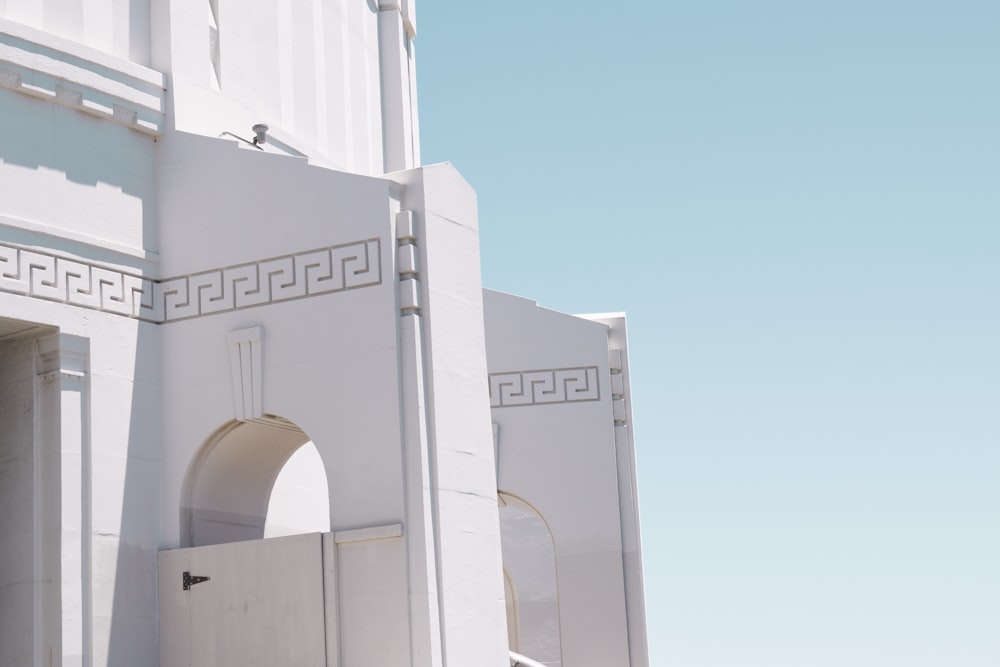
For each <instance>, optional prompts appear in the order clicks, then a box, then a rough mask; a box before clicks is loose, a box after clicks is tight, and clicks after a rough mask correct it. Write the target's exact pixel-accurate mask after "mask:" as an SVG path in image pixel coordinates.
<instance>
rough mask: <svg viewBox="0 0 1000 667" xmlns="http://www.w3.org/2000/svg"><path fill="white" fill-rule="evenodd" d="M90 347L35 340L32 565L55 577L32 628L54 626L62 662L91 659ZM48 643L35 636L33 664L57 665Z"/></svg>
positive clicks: (72, 665)
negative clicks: (34, 477)
mask: <svg viewBox="0 0 1000 667" xmlns="http://www.w3.org/2000/svg"><path fill="white" fill-rule="evenodd" d="M89 350H90V347H89V341H88V340H87V339H85V338H80V337H77V336H69V335H65V334H54V335H51V336H47V337H45V338H40V339H38V342H37V344H36V366H35V367H36V372H37V376H36V393H37V397H38V406H39V411H38V414H39V422H38V440H37V442H36V456H37V457H38V463H39V465H38V466H37V472H36V482H37V484H36V486H35V505H36V508H37V509H36V526H35V535H36V537H35V541H36V567H37V568H39V572H38V574H39V575H40V579H39V581H40V582H46V581H49V582H54V583H53V584H49V585H45V584H42V585H41V586H40V588H39V594H38V605H37V606H36V614H38V618H36V627H38V628H41V629H45V628H51V627H53V626H54V627H55V628H57V629H58V630H57V632H58V634H59V635H61V640H59V638H56V639H57V640H59V641H57V642H55V643H56V645H57V646H58V649H59V650H58V651H57V655H61V664H62V667H89V666H90V665H91V664H92V658H91V656H92V648H91V647H92V629H91V488H90V483H91V470H90V466H91V460H90V456H91V455H90V437H89V433H90V418H89V413H90V378H89V356H90V352H89ZM55 582H57V583H55ZM52 644H53V642H52V641H51V638H48V639H47V638H46V637H44V636H41V637H39V640H38V641H36V663H37V664H46V665H47V664H53V663H55V664H59V662H58V661H57V660H53V659H52V656H49V655H46V653H47V652H48V651H46V646H48V648H49V650H52Z"/></svg>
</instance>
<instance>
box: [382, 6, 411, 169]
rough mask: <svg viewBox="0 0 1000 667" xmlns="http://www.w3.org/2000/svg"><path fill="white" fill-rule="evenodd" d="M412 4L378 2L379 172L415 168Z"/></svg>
mask: <svg viewBox="0 0 1000 667" xmlns="http://www.w3.org/2000/svg"><path fill="white" fill-rule="evenodd" d="M412 2H413V0H379V3H378V50H379V81H380V84H381V94H382V162H383V164H382V170H383V171H384V172H385V173H390V172H394V171H402V170H404V169H410V168H412V167H414V166H416V159H415V158H416V155H415V153H416V151H415V147H416V123H415V122H414V103H415V95H413V94H412V92H413V84H414V82H413V80H412V72H413V69H412V67H413V66H412V54H411V51H412V47H411V44H412V40H413V37H414V36H415V31H414V29H413V21H412V16H413V12H412Z"/></svg>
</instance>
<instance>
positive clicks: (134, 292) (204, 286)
mask: <svg viewBox="0 0 1000 667" xmlns="http://www.w3.org/2000/svg"><path fill="white" fill-rule="evenodd" d="M381 262H382V259H381V240H380V239H378V238H374V239H366V240H364V241H356V242H354V243H346V244H342V245H335V246H328V247H325V248H318V249H316V250H308V251H305V252H300V253H296V254H293V255H283V256H281V257H272V258H269V259H264V260H260V261H257V262H248V263H246V264H237V265H235V266H229V267H225V268H221V269H212V270H211V271H201V272H198V273H192V274H189V275H186V276H179V277H176V278H168V279H165V280H154V279H151V278H144V277H142V276H140V275H136V274H132V273H128V272H125V271H121V270H119V269H112V268H108V267H105V266H100V265H98V264H94V263H91V262H85V261H80V260H75V259H67V258H65V257H60V256H57V255H55V254H51V253H48V252H44V251H40V250H36V249H29V248H23V247H21V246H17V245H13V244H10V243H0V292H10V293H13V294H21V295H25V296H31V297H35V298H38V299H45V300H47V301H55V302H58V303H65V304H68V305H73V306H80V307H82V308H89V309H91V310H99V311H101V312H106V313H112V314H115V315H121V316H123V317H130V318H133V319H138V320H142V321H144V322H152V323H154V324H163V323H166V322H177V321H180V320H187V319H191V318H195V317H201V316H204V315H213V314H216V313H224V312H228V311H233V310H243V309H245V308H254V307H257V306H265V305H268V304H272V303H278V302H281V301H292V300H295V299H304V298H307V297H312V296H319V295H321V294H331V293H334V292H343V291H346V290H350V289H358V288H361V287H370V286H373V285H380V284H381V283H382V264H381Z"/></svg>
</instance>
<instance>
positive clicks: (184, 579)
mask: <svg viewBox="0 0 1000 667" xmlns="http://www.w3.org/2000/svg"><path fill="white" fill-rule="evenodd" d="M211 578H212V577H192V576H191V573H190V572H188V571H186V570H185V571H184V574H183V575H182V576H181V583H183V584H184V590H186V591H189V590H191V587H192V586H194V585H195V584H200V583H203V582H206V581H208V580H209V579H211Z"/></svg>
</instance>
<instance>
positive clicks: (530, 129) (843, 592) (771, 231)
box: [416, 0, 1000, 667]
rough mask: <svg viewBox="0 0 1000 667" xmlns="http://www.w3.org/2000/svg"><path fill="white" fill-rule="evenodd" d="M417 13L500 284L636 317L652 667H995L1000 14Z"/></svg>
mask: <svg viewBox="0 0 1000 667" xmlns="http://www.w3.org/2000/svg"><path fill="white" fill-rule="evenodd" d="M418 9H419V25H418V37H417V42H416V45H417V62H418V79H419V94H420V110H421V118H420V120H421V132H422V146H423V158H424V162H425V163H432V162H440V161H445V160H450V161H452V162H454V163H455V164H456V165H457V166H458V168H459V169H460V170H461V171H462V173H463V174H464V175H465V176H466V178H467V179H468V180H469V181H470V182H471V183H472V185H473V186H474V187H475V188H476V190H477V192H478V193H479V215H480V226H481V230H482V247H483V272H484V281H485V284H486V285H487V286H488V287H492V288H495V289H500V290H503V291H507V292H513V293H516V294H520V295H523V296H529V297H532V298H535V299H537V300H538V301H539V302H540V303H541V304H542V305H544V306H548V307H551V308H555V309H559V310H564V311H569V312H601V311H617V310H625V311H627V312H628V315H629V335H630V351H631V358H632V364H633V386H632V391H633V405H634V409H635V429H636V437H637V448H638V454H637V456H638V461H639V485H640V486H639V493H640V503H641V512H642V522H643V525H642V530H643V549H644V554H643V555H644V560H645V577H646V604H647V613H648V626H649V644H650V653H651V661H652V664H653V665H654V666H656V667H827V666H830V667H834V666H836V667H845V666H850V667H896V666H900V667H925V666H926V667H932V666H933V667H998V665H1000V298H998V297H1000V268H998V266H1000V2H997V0H981V1H975V0H950V1H949V2H943V1H941V0H938V1H937V2H926V1H921V0H908V1H906V2H903V1H899V0H866V1H864V2H861V1H858V0H815V1H809V0H797V1H794V2H793V1H791V0H786V1H779V0H758V1H757V2H746V1H745V0H697V1H687V2H680V1H674V0H668V1H666V2H645V3H641V2H640V3H633V2H620V3H619V2H607V1H603V2H597V1H593V0H577V1H576V2H572V3H556V2H541V1H539V0H534V1H532V2H527V1H524V0H521V1H517V0H507V1H506V2H458V3H457V2H444V1H443V0H419V7H418ZM567 667H572V666H567Z"/></svg>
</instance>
